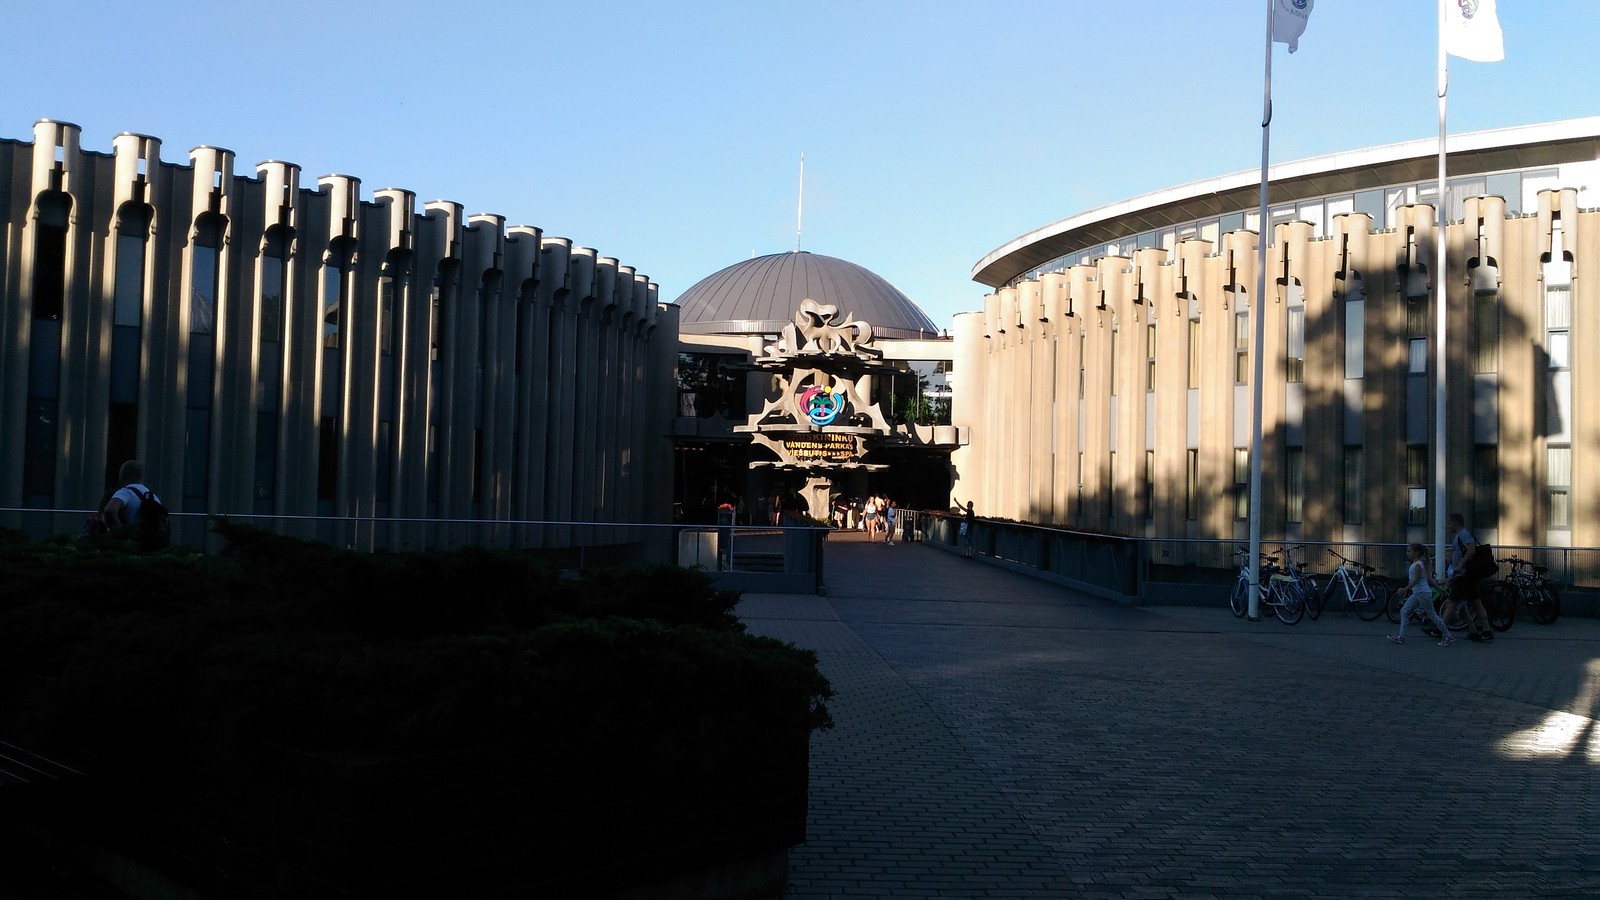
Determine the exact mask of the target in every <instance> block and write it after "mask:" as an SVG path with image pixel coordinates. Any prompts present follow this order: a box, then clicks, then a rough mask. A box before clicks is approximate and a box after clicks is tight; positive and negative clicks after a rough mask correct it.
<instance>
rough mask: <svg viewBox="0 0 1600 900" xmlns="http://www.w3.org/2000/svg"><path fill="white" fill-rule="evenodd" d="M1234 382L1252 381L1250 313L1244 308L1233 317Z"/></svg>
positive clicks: (1247, 382)
mask: <svg viewBox="0 0 1600 900" xmlns="http://www.w3.org/2000/svg"><path fill="white" fill-rule="evenodd" d="M1233 383H1234V384H1249V383H1250V314H1249V312H1248V311H1246V310H1242V309H1241V310H1239V312H1238V313H1236V314H1235V315H1234V317H1233Z"/></svg>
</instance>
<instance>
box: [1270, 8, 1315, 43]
mask: <svg viewBox="0 0 1600 900" xmlns="http://www.w3.org/2000/svg"><path fill="white" fill-rule="evenodd" d="M1314 5H1316V0H1274V5H1273V9H1272V42H1273V43H1275V44H1288V45H1289V52H1290V53H1293V52H1294V51H1296V50H1298V49H1300V35H1302V34H1305V33H1306V20H1307V19H1309V18H1311V7H1312V6H1314Z"/></svg>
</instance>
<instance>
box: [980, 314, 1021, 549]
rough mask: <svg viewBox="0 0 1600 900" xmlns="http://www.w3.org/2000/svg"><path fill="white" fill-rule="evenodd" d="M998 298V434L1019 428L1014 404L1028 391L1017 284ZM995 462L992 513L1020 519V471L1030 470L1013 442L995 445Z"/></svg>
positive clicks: (995, 424) (995, 414) (993, 424)
mask: <svg viewBox="0 0 1600 900" xmlns="http://www.w3.org/2000/svg"><path fill="white" fill-rule="evenodd" d="M996 296H997V298H998V300H999V306H998V315H997V317H996V323H995V337H996V339H997V344H998V346H997V350H998V352H999V354H1000V385H999V390H998V391H996V396H995V404H994V406H995V408H994V412H993V414H992V416H991V418H990V427H991V428H993V429H995V434H997V435H998V434H1007V433H1009V432H1010V431H1011V430H1012V429H1014V428H1015V427H1016V423H1015V421H1014V418H1015V415H1016V413H1015V406H1014V405H1013V404H1015V403H1016V401H1017V400H1018V399H1023V400H1024V402H1025V400H1026V397H1027V396H1028V395H1027V392H1026V391H1018V390H1017V387H1018V382H1019V381H1020V376H1019V375H1018V363H1017V345H1018V344H1019V343H1020V342H1021V337H1022V335H1021V334H1020V331H1021V329H1020V328H1018V326H1017V289H1016V288H1014V287H1010V288H1001V289H1000V290H999V291H997V292H996ZM995 449H996V451H997V452H996V457H997V459H996V461H997V463H998V465H997V466H996V468H995V475H996V478H995V488H996V489H997V492H996V495H995V497H994V500H993V505H992V510H991V512H990V513H989V515H992V516H1004V517H1006V518H1008V519H1015V518H1020V517H1021V516H1020V510H1019V507H1020V505H1021V504H1020V502H1019V499H1018V498H1019V495H1021V494H1022V492H1021V491H1020V490H1019V489H1018V487H1017V482H1018V481H1019V473H1020V474H1021V477H1023V478H1025V477H1026V473H1027V470H1026V469H1025V468H1022V465H1021V464H1022V463H1023V459H1022V453H1021V452H1020V451H1019V450H1018V449H1017V448H1016V447H1015V446H1014V445H1013V444H1011V443H1010V442H1001V443H998V444H996V445H995Z"/></svg>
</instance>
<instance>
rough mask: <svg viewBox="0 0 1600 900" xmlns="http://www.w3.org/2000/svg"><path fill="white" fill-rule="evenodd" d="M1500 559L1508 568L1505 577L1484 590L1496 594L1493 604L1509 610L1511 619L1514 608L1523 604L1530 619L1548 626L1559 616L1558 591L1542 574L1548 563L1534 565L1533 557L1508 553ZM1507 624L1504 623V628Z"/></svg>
mask: <svg viewBox="0 0 1600 900" xmlns="http://www.w3.org/2000/svg"><path fill="white" fill-rule="evenodd" d="M1500 561H1501V562H1503V563H1507V564H1508V565H1509V566H1510V568H1509V569H1508V570H1507V571H1506V574H1505V577H1504V578H1502V579H1501V580H1500V581H1497V582H1495V583H1494V584H1493V585H1490V586H1489V587H1488V589H1487V590H1486V591H1485V593H1494V594H1495V595H1497V596H1496V602H1497V605H1499V606H1500V607H1501V608H1503V609H1506V610H1508V611H1509V612H1508V616H1509V618H1511V619H1513V620H1514V619H1515V618H1516V613H1517V608H1518V607H1526V608H1527V609H1528V610H1529V611H1530V612H1532V613H1533V620H1534V621H1535V622H1538V623H1539V624H1540V625H1549V624H1551V623H1552V622H1554V621H1555V620H1557V619H1559V618H1561V590H1560V588H1559V587H1558V586H1557V585H1556V584H1554V583H1553V582H1551V581H1549V580H1547V579H1546V578H1545V577H1544V576H1545V573H1546V572H1548V571H1550V569H1549V567H1548V566H1540V565H1535V564H1534V562H1533V560H1529V559H1520V558H1518V557H1515V556H1508V557H1506V558H1504V559H1502V560H1500ZM1485 602H1488V601H1487V600H1485ZM1490 618H1491V620H1492V619H1493V618H1494V617H1493V615H1492V614H1491V616H1490ZM1491 624H1493V622H1492V621H1491ZM1510 627H1511V625H1510V623H1509V622H1508V623H1507V625H1506V628H1510ZM1496 630H1497V631H1504V630H1505V629H1504V628H1497V629H1496Z"/></svg>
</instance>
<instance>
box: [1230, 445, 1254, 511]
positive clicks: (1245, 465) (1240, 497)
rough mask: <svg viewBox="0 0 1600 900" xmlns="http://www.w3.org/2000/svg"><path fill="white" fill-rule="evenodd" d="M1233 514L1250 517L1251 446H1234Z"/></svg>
mask: <svg viewBox="0 0 1600 900" xmlns="http://www.w3.org/2000/svg"><path fill="white" fill-rule="evenodd" d="M1233 496H1234V502H1233V516H1234V518H1236V519H1248V518H1250V448H1249V447H1235V448H1233Z"/></svg>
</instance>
